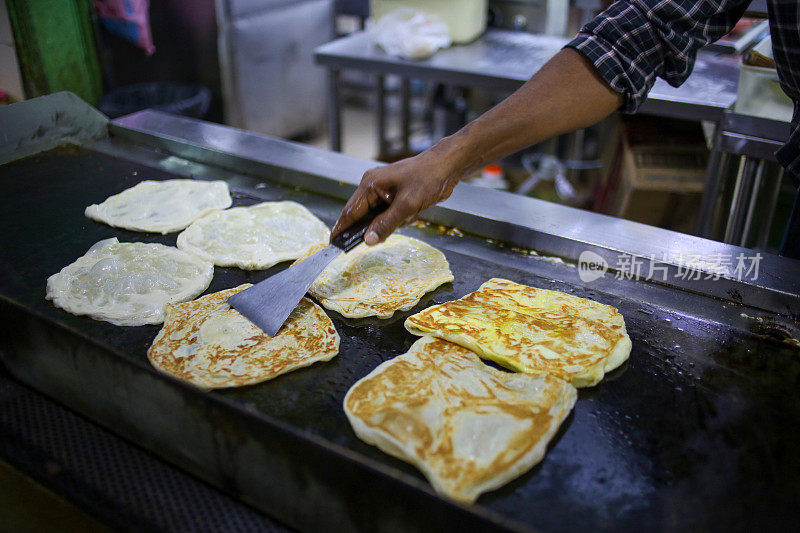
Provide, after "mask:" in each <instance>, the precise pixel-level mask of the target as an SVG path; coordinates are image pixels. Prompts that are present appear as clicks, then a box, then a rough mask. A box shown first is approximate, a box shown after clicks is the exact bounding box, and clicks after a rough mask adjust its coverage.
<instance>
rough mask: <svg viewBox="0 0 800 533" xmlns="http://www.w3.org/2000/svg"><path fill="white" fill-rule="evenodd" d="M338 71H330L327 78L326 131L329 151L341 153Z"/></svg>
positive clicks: (340, 110)
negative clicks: (329, 146) (328, 84)
mask: <svg viewBox="0 0 800 533" xmlns="http://www.w3.org/2000/svg"><path fill="white" fill-rule="evenodd" d="M339 73H340V71H339V69H336V68H332V69H330V74H329V76H328V79H329V83H330V87H329V90H328V98H329V102H328V107H329V109H328V129H329V132H328V133H329V134H330V145H331V150H333V151H334V152H341V151H342V109H341V107H340V105H341V101H340V97H339Z"/></svg>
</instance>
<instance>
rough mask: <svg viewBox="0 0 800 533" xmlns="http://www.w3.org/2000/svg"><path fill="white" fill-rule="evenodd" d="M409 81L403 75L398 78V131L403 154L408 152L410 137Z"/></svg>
mask: <svg viewBox="0 0 800 533" xmlns="http://www.w3.org/2000/svg"><path fill="white" fill-rule="evenodd" d="M410 99H411V81H410V80H409V79H408V78H406V77H403V78H402V79H401V80H400V105H401V109H400V121H401V122H400V131H401V135H402V142H403V147H402V150H403V154H404V155H406V154H408V153H409V152H410V151H411V150H410V147H409V140H410V138H411V132H410V129H411V105H410V104H411V103H410Z"/></svg>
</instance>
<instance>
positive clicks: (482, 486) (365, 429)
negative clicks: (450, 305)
mask: <svg viewBox="0 0 800 533" xmlns="http://www.w3.org/2000/svg"><path fill="white" fill-rule="evenodd" d="M576 396H577V392H576V390H575V388H574V387H573V386H572V385H570V384H569V383H567V382H566V381H563V380H560V379H558V378H556V377H553V376H547V375H545V376H531V375H529V374H516V373H510V372H502V371H500V370H496V369H494V368H490V367H488V366H486V365H485V364H483V363H482V362H481V361H480V359H478V357H477V356H476V355H475V354H473V353H472V352H470V351H469V350H467V349H466V348H462V347H461V346H458V345H456V344H453V343H450V342H447V341H444V340H441V339H436V338H433V337H423V338H422V339H419V340H418V341H417V342H415V343H414V344H413V345H412V346H411V349H410V350H409V351H408V353H405V354H403V355H401V356H398V357H395V358H394V359H391V360H389V361H386V362H384V363H382V364H381V365H380V366H378V367H377V368H376V369H375V370H373V371H372V372H371V373H370V374H369V375H367V376H366V377H365V378H363V379H361V380H359V381H358V382H357V383H356V384H355V385H353V387H352V388H351V389H350V390H349V391H348V392H347V395H346V396H345V398H344V410H345V414H346V415H347V418H348V420H349V421H350V424H351V425H352V426H353V430H354V431H355V432H356V435H358V437H359V438H361V439H362V440H364V441H366V442H368V443H370V444H373V445H375V446H378V447H379V448H380V449H381V450H383V451H384V452H386V453H388V454H390V455H393V456H395V457H397V458H399V459H402V460H404V461H408V462H409V463H411V464H413V465H414V466H416V467H417V468H419V469H420V470H421V471H422V472H423V473H424V474H425V477H427V478H428V480H429V481H430V483H431V485H433V488H434V489H435V490H436V491H437V492H440V493H443V494H447V495H448V496H450V497H452V498H455V499H457V500H462V501H466V502H473V501H475V499H476V498H477V497H478V496H479V495H480V494H481V493H483V492H486V491H488V490H492V489H495V488H497V487H500V486H502V485H504V484H505V483H508V482H509V481H510V480H512V479H514V478H515V477H517V476H519V475H521V474H523V473H524V472H527V471H528V470H529V469H530V468H531V467H533V466H534V465H535V464H536V463H538V462H539V461H541V460H542V457H544V453H545V449H546V448H547V443H548V442H549V441H550V439H552V438H553V435H555V433H556V431H557V430H558V427H559V425H561V422H562V421H563V420H564V419H565V418H566V417H567V415H568V414H569V412H570V410H571V409H572V406H573V405H575V398H576Z"/></svg>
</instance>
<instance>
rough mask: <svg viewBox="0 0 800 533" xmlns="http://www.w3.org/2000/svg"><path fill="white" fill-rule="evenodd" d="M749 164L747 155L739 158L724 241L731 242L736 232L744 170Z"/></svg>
mask: <svg viewBox="0 0 800 533" xmlns="http://www.w3.org/2000/svg"><path fill="white" fill-rule="evenodd" d="M746 166H747V157H746V156H741V157H740V158H739V170H738V171H737V172H736V183H735V184H734V186H733V196H732V197H731V207H730V210H729V211H728V222H727V224H725V236H724V237H723V241H724V242H725V243H727V244H731V242H732V241H733V236H734V235H735V234H736V219H737V218H738V217H739V211H740V207H739V204H740V203H741V196H742V187H743V185H742V182H743V181H744V170H745V167H746Z"/></svg>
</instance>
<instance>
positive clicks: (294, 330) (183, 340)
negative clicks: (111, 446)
mask: <svg viewBox="0 0 800 533" xmlns="http://www.w3.org/2000/svg"><path fill="white" fill-rule="evenodd" d="M250 286H251V285H250V284H249V283H247V284H245V285H240V286H239V287H235V288H233V289H227V290H224V291H220V292H215V293H213V294H209V295H207V296H203V297H202V298H198V299H197V300H195V301H193V302H186V303H182V304H177V305H167V307H166V310H165V312H166V319H165V320H164V327H163V328H162V329H161V331H159V332H158V335H157V336H156V338H155V340H154V341H153V344H152V346H150V349H149V350H148V351H147V357H148V358H149V359H150V362H151V363H152V364H153V366H155V367H156V368H158V369H159V370H161V371H162V372H165V373H167V374H170V375H172V376H175V377H177V378H179V379H182V380H185V381H188V382H190V383H193V384H194V385H196V386H198V387H201V388H203V389H218V388H222V387H240V386H243V385H252V384H254V383H261V382H262V381H267V380H268V379H272V378H274V377H276V376H279V375H281V374H285V373H286V372H291V371H292V370H294V369H296V368H300V367H304V366H308V365H310V364H312V363H315V362H317V361H329V360H330V359H332V358H333V357H334V356H335V355H336V354H337V353H338V352H339V335H338V334H337V333H336V329H334V327H333V323H332V322H331V319H330V318H328V315H326V314H325V311H323V310H322V309H321V308H320V307H319V306H318V305H316V304H314V303H313V302H312V301H311V300H308V299H307V298H303V299H302V300H301V301H300V303H299V304H298V305H297V307H296V308H295V309H294V311H292V313H291V314H290V315H289V318H288V319H287V320H286V323H285V324H284V325H283V327H282V328H281V329H280V331H279V332H278V334H277V335H276V336H274V337H270V336H269V335H267V334H266V333H264V332H263V331H261V330H260V329H259V328H258V327H257V326H256V325H254V324H253V323H252V322H250V321H249V320H247V319H246V318H245V317H244V316H242V315H241V314H239V312H238V311H236V310H235V309H232V308H231V307H230V306H229V305H228V304H227V303H226V301H225V300H226V299H227V298H228V297H229V296H232V295H234V294H236V293H237V292H239V291H243V290H244V289H246V288H247V287H250Z"/></svg>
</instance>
